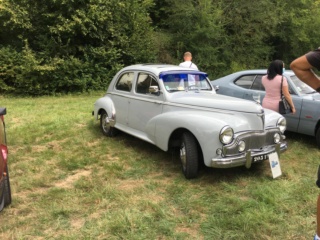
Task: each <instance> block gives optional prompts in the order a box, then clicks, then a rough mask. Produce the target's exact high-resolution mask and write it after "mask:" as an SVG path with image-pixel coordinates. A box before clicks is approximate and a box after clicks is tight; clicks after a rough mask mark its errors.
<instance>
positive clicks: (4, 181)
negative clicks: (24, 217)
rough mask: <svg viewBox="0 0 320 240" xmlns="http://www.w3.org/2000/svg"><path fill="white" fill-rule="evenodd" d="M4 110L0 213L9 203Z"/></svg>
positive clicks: (0, 115) (0, 145)
mask: <svg viewBox="0 0 320 240" xmlns="http://www.w3.org/2000/svg"><path fill="white" fill-rule="evenodd" d="M6 113H7V111H6V108H0V211H2V209H3V208H4V207H5V206H8V205H9V204H10V203H11V189H10V181H9V172H8V148H7V141H6V129H5V123H4V115H6Z"/></svg>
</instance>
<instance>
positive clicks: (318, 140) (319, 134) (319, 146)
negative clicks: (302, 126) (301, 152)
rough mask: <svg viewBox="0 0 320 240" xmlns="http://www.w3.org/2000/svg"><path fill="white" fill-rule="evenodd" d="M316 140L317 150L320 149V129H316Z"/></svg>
mask: <svg viewBox="0 0 320 240" xmlns="http://www.w3.org/2000/svg"><path fill="white" fill-rule="evenodd" d="M316 140H317V145H318V148H320V127H318V130H317V132H316Z"/></svg>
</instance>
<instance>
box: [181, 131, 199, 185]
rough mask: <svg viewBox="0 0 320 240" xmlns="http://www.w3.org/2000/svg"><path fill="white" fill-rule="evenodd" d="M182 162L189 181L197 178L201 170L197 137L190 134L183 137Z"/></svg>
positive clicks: (184, 134)
mask: <svg viewBox="0 0 320 240" xmlns="http://www.w3.org/2000/svg"><path fill="white" fill-rule="evenodd" d="M180 160H181V163H182V172H183V174H184V176H185V177H186V178H187V179H191V178H196V177H197V176H198V170H199V157H198V147H197V142H196V139H195V137H194V136H193V135H192V134H191V133H189V132H185V133H183V134H182V137H181V145H180Z"/></svg>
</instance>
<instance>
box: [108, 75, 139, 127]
mask: <svg viewBox="0 0 320 240" xmlns="http://www.w3.org/2000/svg"><path fill="white" fill-rule="evenodd" d="M133 80H134V72H133V71H129V72H123V73H121V74H120V75H119V78H118V80H117V82H116V84H115V90H114V91H113V94H112V101H113V104H114V106H115V110H116V124H118V125H122V126H127V125H128V112H129V97H130V95H131V89H132V83H133Z"/></svg>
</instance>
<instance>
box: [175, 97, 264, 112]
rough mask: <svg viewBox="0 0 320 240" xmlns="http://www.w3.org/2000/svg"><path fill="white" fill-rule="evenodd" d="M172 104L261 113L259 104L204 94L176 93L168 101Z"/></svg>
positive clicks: (261, 109)
mask: <svg viewBox="0 0 320 240" xmlns="http://www.w3.org/2000/svg"><path fill="white" fill-rule="evenodd" d="M170 102H172V103H178V104H185V105H190V106H195V107H205V108H211V109H220V110H229V111H237V112H246V113H262V112H263V108H262V107H261V105H260V104H258V103H256V102H254V101H249V100H243V99H239V98H234V97H229V96H225V95H219V94H216V93H211V92H210V93H206V92H177V93H173V94H172V97H171V99H170Z"/></svg>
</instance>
